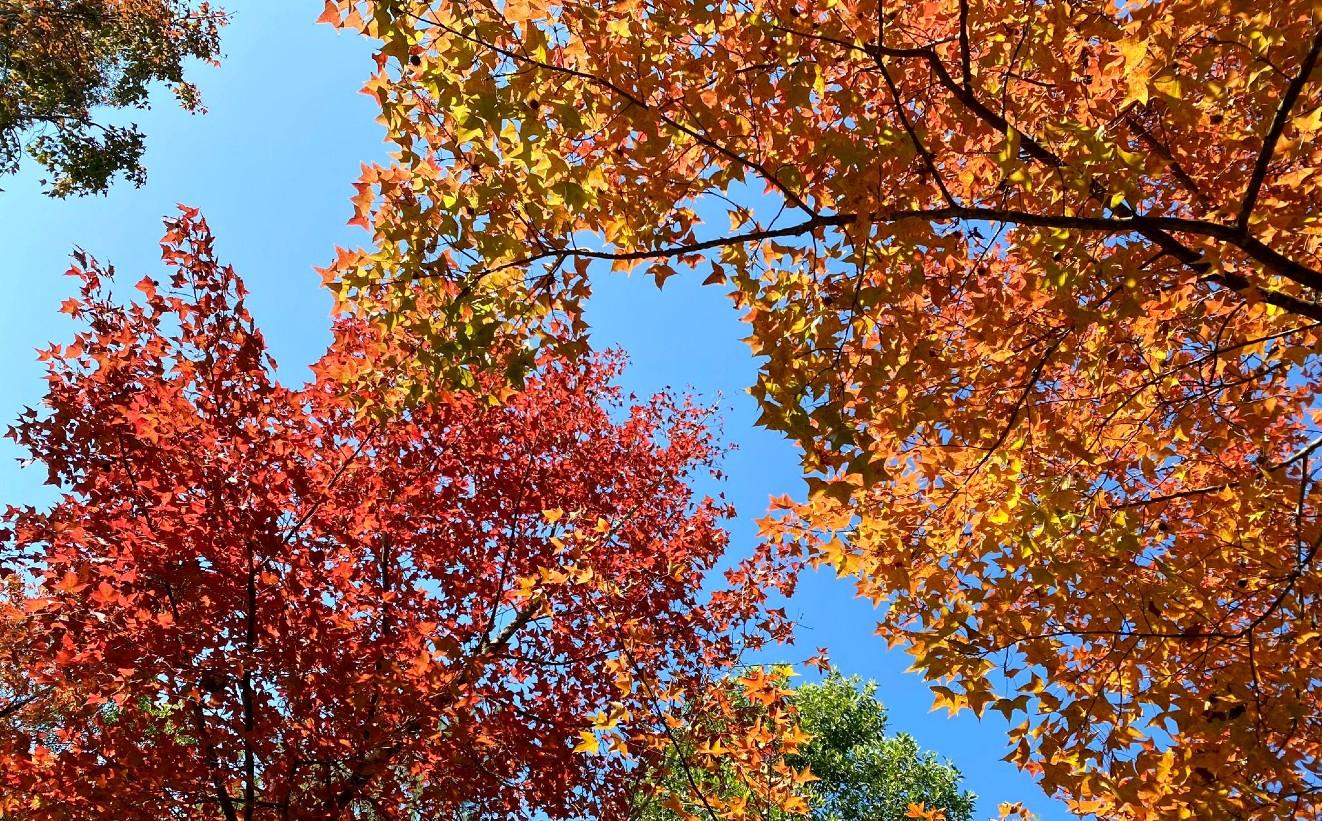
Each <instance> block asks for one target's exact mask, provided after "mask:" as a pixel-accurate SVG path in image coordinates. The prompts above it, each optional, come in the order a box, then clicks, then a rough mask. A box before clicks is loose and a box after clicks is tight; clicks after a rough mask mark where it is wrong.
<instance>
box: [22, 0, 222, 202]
mask: <svg viewBox="0 0 1322 821" xmlns="http://www.w3.org/2000/svg"><path fill="white" fill-rule="evenodd" d="M225 21H226V16H225V13H224V12H223V11H221V10H219V9H216V8H213V7H212V6H211V5H210V4H209V3H206V2H202V3H194V2H193V0H0V174H12V173H14V172H15V171H17V170H18V168H19V164H20V162H21V160H22V157H23V154H24V153H27V154H29V155H31V156H32V157H33V158H34V159H35V160H36V161H37V162H38V163H39V164H41V165H42V166H44V167H45V168H46V169H47V170H48V171H49V172H50V177H49V178H48V179H47V180H46V181H45V183H46V191H47V193H48V194H50V195H52V196H57V197H64V196H68V195H70V194H98V193H104V192H105V191H106V189H107V188H109V186H110V184H111V181H112V180H113V179H114V178H115V177H116V176H118V175H123V176H124V177H125V178H127V179H128V180H130V181H131V182H133V183H134V184H135V185H141V184H142V183H143V182H144V181H145V180H146V169H145V168H144V167H143V165H142V153H143V150H144V144H143V135H142V132H141V131H140V130H139V129H138V127H137V126H136V125H135V124H133V123H128V124H114V123H106V122H100V121H98V119H96V117H97V115H98V111H97V110H98V109H102V108H146V107H147V104H148V95H149V94H150V92H151V89H152V87H153V86H155V85H156V84H158V83H166V84H168V85H170V86H171V87H172V88H173V90H174V94H175V97H176V98H178V100H179V103H180V105H182V106H183V107H184V109H186V110H188V111H200V110H201V100H200V98H199V95H198V91H197V88H196V86H194V85H193V84H191V83H189V82H187V81H185V80H184V68H185V63H186V62H187V61H188V60H189V59H190V58H196V59H200V60H205V61H207V62H211V63H214V62H216V59H217V57H218V56H219V49H220V37H219V32H220V27H221V26H222V25H224V23H225Z"/></svg>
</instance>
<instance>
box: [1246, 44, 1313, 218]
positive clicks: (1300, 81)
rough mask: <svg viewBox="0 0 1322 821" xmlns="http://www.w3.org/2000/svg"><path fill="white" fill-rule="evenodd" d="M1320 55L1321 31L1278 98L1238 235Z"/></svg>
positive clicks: (1250, 182) (1247, 193) (1247, 195)
mask: <svg viewBox="0 0 1322 821" xmlns="http://www.w3.org/2000/svg"><path fill="white" fill-rule="evenodd" d="M1320 52H1322V29H1319V30H1318V32H1317V34H1315V35H1314V36H1313V45H1312V46H1311V47H1310V48H1309V49H1308V53H1307V54H1306V55H1304V61H1303V63H1302V64H1301V65H1300V66H1299V73H1298V74H1297V75H1295V78H1294V79H1293V80H1291V81H1290V85H1288V86H1287V87H1286V89H1285V94H1284V95H1283V96H1282V97H1281V104H1280V105H1279V106H1277V108H1276V116H1275V117H1273V118H1272V124H1271V127H1270V128H1268V129H1267V136H1266V137H1265V138H1264V139H1263V141H1262V151H1260V152H1259V153H1258V162H1257V164H1256V165H1255V166H1254V167H1253V176H1252V177H1250V178H1249V186H1248V189H1247V190H1246V191H1245V192H1244V204H1243V206H1241V207H1240V210H1239V219H1237V220H1235V226H1236V227H1237V228H1238V229H1239V230H1240V231H1242V232H1246V231H1248V227H1249V217H1251V216H1253V207H1254V206H1255V205H1257V202H1258V193H1259V191H1261V190H1262V183H1263V181H1264V180H1265V179H1266V178H1267V166H1269V165H1271V161H1272V157H1273V156H1274V155H1275V154H1276V143H1277V142H1278V141H1279V140H1280V139H1281V132H1283V131H1284V130H1285V124H1286V123H1287V122H1289V119H1290V111H1291V110H1292V109H1293V108H1294V104H1295V102H1296V101H1297V100H1298V99H1299V94H1300V92H1302V91H1303V89H1304V84H1305V83H1307V82H1308V77H1309V75H1310V74H1312V73H1313V66H1314V65H1316V64H1317V57H1318V54H1319V53H1320Z"/></svg>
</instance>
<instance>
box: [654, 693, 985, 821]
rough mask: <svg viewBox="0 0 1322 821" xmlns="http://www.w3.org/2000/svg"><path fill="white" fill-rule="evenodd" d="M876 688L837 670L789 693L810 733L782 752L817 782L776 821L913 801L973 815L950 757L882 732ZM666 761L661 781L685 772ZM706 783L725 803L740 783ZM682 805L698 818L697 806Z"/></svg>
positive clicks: (816, 819) (819, 820) (659, 812)
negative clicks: (795, 810)
mask: <svg viewBox="0 0 1322 821" xmlns="http://www.w3.org/2000/svg"><path fill="white" fill-rule="evenodd" d="M876 691H877V684H876V682H873V681H869V682H867V683H866V684H864V683H863V682H862V680H861V679H860V678H859V677H858V676H852V677H849V678H846V677H845V676H843V675H841V674H840V673H839V672H837V671H832V672H831V673H830V674H829V675H828V676H827V677H826V678H825V679H824V680H823V681H821V682H820V683H817V684H804V685H803V686H801V687H798V688H797V689H796V690H795V691H794V695H793V696H792V697H791V699H790V701H791V703H792V704H793V705H794V706H795V708H797V710H798V715H799V729H800V730H802V731H803V732H804V733H806V734H808V735H809V736H811V738H810V740H808V742H807V743H806V744H805V745H803V746H802V747H801V748H800V752H799V753H797V754H792V755H789V756H787V763H789V764H790V765H791V766H793V767H795V768H803V767H807V768H809V769H810V770H811V771H812V774H813V775H814V776H816V778H817V780H815V781H811V782H809V783H807V784H806V785H805V786H804V787H803V790H804V793H805V795H804V797H805V798H806V799H807V803H808V806H809V807H810V810H809V813H808V815H807V816H798V815H787V814H776V815H775V816H774V818H773V821H799V819H805V818H806V819H811V821H905V819H907V818H908V817H909V816H908V815H907V813H908V810H909V807H910V805H911V804H922V805H924V806H925V807H927V808H929V809H934V810H936V809H939V810H942V811H943V812H944V813H945V818H946V821H969V819H971V818H972V817H973V804H974V799H975V796H974V794H973V793H972V792H969V791H968V790H964V789H961V787H960V782H961V780H962V778H963V776H961V775H960V772H959V770H958V769H957V768H956V767H955V766H954V765H953V764H952V763H950V762H949V761H946V760H943V759H941V758H939V757H938V756H937V754H936V753H934V752H932V751H930V750H923V749H921V748H920V747H919V746H918V742H917V741H915V740H914V738H913V736H911V735H909V734H907V733H897V734H895V735H887V734H886V726H887V717H886V708H885V706H884V705H882V704H881V702H879V701H877V699H876ZM683 748H684V745H683V744H682V743H681V744H680V745H679V749H683ZM669 764H670V766H669V768H668V770H667V771H666V774H665V776H664V778H665V779H668V780H674V781H678V782H683V781H684V780H685V779H687V778H689V777H690V774H689V772H688V770H687V768H686V766H685V757H684V755H682V754H680V753H675V754H673V755H672V756H671V759H670V762H669ZM704 786H705V789H706V790H707V791H708V793H709V794H720V795H721V797H722V800H723V802H728V800H729V797H730V794H737V793H738V792H740V791H741V790H743V789H745V788H744V787H742V785H739V784H737V783H736V782H734V781H732V780H728V779H727V780H724V781H722V782H720V783H710V782H708V783H707V784H706V785H704ZM672 792H674V791H672ZM676 809H678V808H676V807H673V806H669V807H668V806H662V805H661V804H658V803H656V802H648V801H643V802H641V806H640V809H639V818H640V819H641V821H673V820H674V819H676V818H678V817H680V816H679V814H678V813H677V812H676ZM685 809H686V810H687V811H690V812H693V813H694V814H697V815H698V816H699V817H703V816H702V812H701V807H700V806H693V807H687V808H685Z"/></svg>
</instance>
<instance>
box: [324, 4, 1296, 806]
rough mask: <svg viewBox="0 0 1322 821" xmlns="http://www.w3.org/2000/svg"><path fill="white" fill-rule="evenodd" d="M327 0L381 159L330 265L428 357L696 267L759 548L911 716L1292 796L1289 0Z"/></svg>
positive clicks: (1137, 795)
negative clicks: (750, 355) (925, 693)
mask: <svg viewBox="0 0 1322 821" xmlns="http://www.w3.org/2000/svg"><path fill="white" fill-rule="evenodd" d="M323 19H324V20H327V21H330V22H332V23H334V24H336V25H339V26H342V27H348V28H353V29H357V30H360V31H362V32H364V33H365V34H366V35H368V36H370V37H373V38H376V39H377V40H379V41H380V49H379V53H378V55H377V65H378V71H377V73H376V74H375V75H374V76H373V77H372V79H371V80H370V81H369V82H368V85H367V89H366V90H367V91H368V92H369V93H370V94H372V95H374V96H376V97H377V99H378V100H379V101H380V104H381V112H382V122H383V123H384V124H385V125H386V127H387V128H388V130H389V134H390V137H391V139H392V140H393V141H394V143H395V145H396V148H397V151H396V155H395V157H394V158H393V159H392V161H391V162H389V163H385V164H382V165H379V166H371V167H369V168H368V169H367V170H366V171H365V172H364V175H363V177H362V179H361V181H360V183H359V186H358V196H357V197H355V207H356V215H355V218H354V221H355V222H357V223H359V224H361V225H364V226H366V227H368V228H370V229H371V231H372V232H373V237H374V242H373V244H372V246H371V247H369V248H367V249H365V250H360V251H345V252H343V253H342V254H341V256H340V258H339V260H337V262H336V264H335V265H333V266H332V267H331V268H330V269H329V270H328V271H327V281H328V283H329V284H330V286H331V287H332V288H333V289H334V290H335V291H336V293H337V294H338V295H339V296H340V297H341V298H342V299H343V300H345V301H346V302H348V303H350V304H352V305H353V306H355V308H356V309H357V310H358V311H360V312H361V313H362V315H365V316H369V317H373V318H375V319H377V320H378V321H381V322H384V323H387V324H388V325H390V326H391V327H395V328H399V329H403V330H402V331H401V332H409V333H411V334H412V335H413V336H414V337H415V338H416V339H418V340H421V341H422V343H423V344H421V345H420V346H419V347H418V348H417V349H416V350H414V351H413V352H412V353H410V354H409V355H408V356H407V357H404V358H405V359H408V360H410V361H413V362H416V363H417V364H418V365H419V366H420V367H419V368H418V370H419V372H420V373H423V374H437V373H441V374H449V375H450V376H451V377H452V378H453V377H455V376H458V377H459V378H461V379H462V378H464V377H463V376H462V372H466V371H465V366H463V365H462V363H468V364H476V365H479V366H483V367H486V368H490V366H492V365H501V364H504V363H502V362H501V361H499V360H498V359H496V358H493V356H492V351H493V350H494V351H497V352H500V351H504V350H508V348H506V347H502V346H500V345H494V346H493V345H492V344H491V341H492V340H493V339H497V340H500V339H507V340H513V341H514V342H512V343H511V344H512V345H513V346H514V347H516V348H517V346H518V345H519V344H522V342H523V340H532V341H533V342H534V343H535V344H538V345H542V346H545V347H547V348H549V349H555V350H559V351H561V352H562V353H565V354H569V355H572V354H576V353H578V352H581V351H582V350H584V349H585V345H586V343H585V337H584V333H585V328H584V326H583V324H582V317H581V307H582V301H583V299H584V298H585V296H586V295H587V294H588V293H589V292H590V286H591V281H592V278H593V277H594V276H596V275H597V272H598V271H599V268H598V267H595V266H594V262H599V263H601V264H602V266H604V265H606V264H609V266H610V267H611V268H612V269H616V270H621V269H633V268H636V267H642V268H644V269H645V270H647V271H648V272H650V273H651V274H652V276H653V277H654V278H655V280H656V282H657V283H658V284H661V283H664V282H665V281H666V280H667V279H668V278H669V277H671V276H675V275H682V272H683V271H684V270H685V269H688V268H695V269H699V270H700V273H697V274H696V276H702V277H705V281H707V282H709V283H711V284H713V285H715V286H717V287H722V288H725V289H727V290H728V292H729V294H730V296H731V297H732V299H733V301H734V303H735V305H736V306H737V307H738V309H739V310H740V311H741V312H742V315H743V316H744V317H745V318H746V319H747V321H748V323H749V326H750V328H751V335H750V340H749V341H750V345H751V346H752V349H753V352H754V353H755V354H757V355H758V356H759V357H761V360H760V361H761V362H762V363H763V364H762V366H761V370H760V373H759V375H758V379H757V383H756V385H755V386H753V392H754V395H755V396H756V397H757V398H758V400H759V401H760V403H761V405H762V408H763V411H764V413H763V416H762V422H763V424H766V425H768V426H770V427H772V428H774V429H776V430H779V431H783V432H784V433H785V434H787V435H788V436H790V437H791V438H792V439H794V440H795V441H797V442H798V443H800V444H801V446H802V449H803V466H804V471H805V474H806V475H807V477H808V479H809V482H810V484H811V486H812V488H813V491H812V494H811V496H810V497H809V498H805V499H797V500H790V499H785V500H782V502H781V504H780V507H781V509H782V513H783V514H784V515H781V516H779V517H777V518H775V519H774V520H773V521H770V522H769V523H768V524H767V535H768V538H770V539H772V540H775V541H778V542H780V543H781V544H782V546H783V547H784V548H785V549H791V550H793V549H797V550H799V551H800V552H801V555H802V556H803V557H804V559H805V560H807V561H810V562H813V563H819V564H831V565H834V566H835V567H837V568H838V569H840V570H841V571H842V572H846V573H850V574H853V575H854V576H855V577H856V579H857V583H858V586H859V589H860V591H861V592H862V593H863V594H865V595H867V596H869V597H872V598H873V599H875V600H876V601H877V602H878V603H880V604H884V606H885V616H884V618H883V619H882V622H881V624H880V628H879V629H880V632H881V634H882V635H883V636H884V637H885V638H887V639H888V640H889V641H891V642H892V643H896V644H900V645H904V646H906V647H908V648H909V650H910V651H911V652H912V653H913V655H914V657H915V660H916V663H917V667H918V669H919V670H921V671H922V672H923V674H924V675H926V676H927V677H928V678H929V679H931V680H932V683H933V687H934V690H935V692H936V693H937V697H938V700H939V703H941V704H945V705H948V706H949V707H950V708H951V709H952V710H959V709H964V708H972V709H973V710H975V711H976V712H978V713H979V714H981V713H982V712H983V711H984V710H985V709H987V708H988V707H990V708H993V709H995V710H998V711H1000V712H1002V713H1003V714H1004V715H1005V716H1007V717H1010V718H1011V719H1012V720H1013V721H1014V722H1015V726H1014V728H1013V730H1012V734H1011V735H1012V742H1013V744H1014V752H1013V754H1012V758H1013V760H1014V761H1016V762H1018V763H1019V764H1020V765H1022V766H1024V767H1026V768H1028V769H1029V770H1030V771H1032V772H1033V773H1035V774H1037V775H1038V776H1040V778H1041V780H1042V783H1043V785H1044V786H1045V788H1046V789H1047V791H1048V792H1052V793H1057V794H1060V795H1062V796H1064V797H1066V798H1069V799H1070V800H1072V801H1073V802H1074V804H1073V806H1075V807H1076V808H1077V809H1079V810H1080V811H1091V812H1096V813H1099V814H1101V815H1104V816H1107V817H1132V818H1149V817H1176V816H1181V815H1183V816H1185V817H1189V816H1194V817H1274V816H1276V815H1278V814H1280V813H1282V812H1284V813H1287V814H1293V815H1295V816H1297V817H1300V818H1306V817H1314V816H1316V815H1317V813H1318V812H1320V811H1322V773H1320V772H1319V764H1318V762H1319V753H1320V752H1322V747H1320V745H1322V709H1319V702H1318V700H1317V698H1316V688H1317V682H1316V676H1315V673H1314V672H1313V671H1314V670H1315V669H1316V668H1317V666H1318V664H1319V657H1320V656H1322V631H1319V629H1318V619H1319V604H1318V597H1319V593H1322V574H1320V573H1319V571H1318V566H1317V559H1318V550H1319V545H1322V528H1320V527H1319V525H1318V522H1317V509H1316V508H1317V501H1316V499H1317V497H1316V483H1315V481H1314V479H1315V470H1316V463H1317V459H1316V458H1314V454H1315V451H1316V449H1317V448H1318V446H1319V443H1322V439H1319V438H1317V435H1318V430H1319V426H1318V423H1317V421H1316V419H1315V415H1316V411H1317V393H1318V386H1319V384H1320V383H1319V380H1318V377H1319V359H1318V356H1317V353H1316V352H1317V350H1318V345H1319V343H1320V342H1322V339H1320V338H1319V333H1320V330H1319V323H1320V322H1322V302H1320V301H1319V296H1320V295H1322V292H1320V289H1322V250H1320V248H1319V244H1318V242H1317V235H1318V233H1319V231H1322V215H1319V213H1318V209H1317V202H1318V197H1317V193H1318V189H1317V186H1318V185H1319V180H1322V177H1319V176H1318V174H1317V173H1316V172H1317V168H1318V161H1319V156H1322V155H1320V154H1319V142H1318V138H1319V134H1322V85H1319V83H1317V82H1316V81H1315V80H1316V71H1317V62H1318V56H1319V53H1322V17H1319V12H1318V10H1317V7H1316V4H1314V3H1311V2H1293V1H1290V0H1287V1H1285V2H1274V3H1267V4H1263V3H1248V2H1239V1H1238V0H1234V1H1232V2H1222V1H1221V0H1218V2H1209V1H1208V0H1175V2H1163V3H1145V2H1121V3H1111V4H1089V3H1077V2H1074V1H1073V0H1046V1H1045V2H1036V3H1020V2H1004V1H1003V0H932V1H931V2H921V3H908V4H900V3H885V2H879V0H841V1H840V2H832V3H817V4H804V3H801V2H798V0H715V1H714V2H697V3H695V2H691V0H650V2H646V3H643V2H637V0H621V2H614V3H609V4H602V3H578V2H569V3H544V2H538V0H516V1H514V2H500V3H496V2H488V0H459V2H445V3H441V2H436V0H328V2H327V3H326V6H325V13H324V14H323ZM727 222H728V224H727ZM676 332H677V333H680V332H682V331H681V329H676ZM457 363H459V364H457ZM394 364H395V360H391V363H390V366H391V367H394ZM522 367H523V366H522V365H519V366H518V367H516V368H515V369H514V370H515V371H518V370H519V369H520V368H522Z"/></svg>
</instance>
